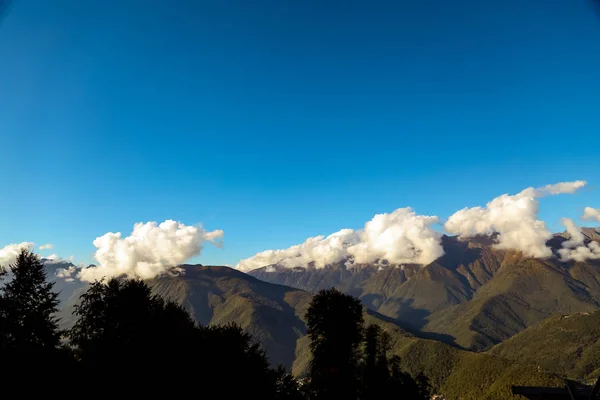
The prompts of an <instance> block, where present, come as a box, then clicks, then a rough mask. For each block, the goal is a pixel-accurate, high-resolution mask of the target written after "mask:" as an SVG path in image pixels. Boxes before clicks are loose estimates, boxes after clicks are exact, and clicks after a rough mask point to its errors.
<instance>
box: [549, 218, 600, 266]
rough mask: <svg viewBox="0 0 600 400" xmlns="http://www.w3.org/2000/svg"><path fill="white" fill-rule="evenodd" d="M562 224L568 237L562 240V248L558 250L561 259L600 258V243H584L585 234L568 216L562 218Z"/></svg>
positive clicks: (581, 260)
mask: <svg viewBox="0 0 600 400" xmlns="http://www.w3.org/2000/svg"><path fill="white" fill-rule="evenodd" d="M562 224H563V225H564V226H565V228H567V232H568V233H569V235H570V239H569V240H567V241H566V242H563V244H562V247H563V248H562V249H560V250H558V254H560V259H561V261H579V262H583V261H585V260H597V259H600V245H599V244H598V243H596V242H590V243H589V244H587V245H585V244H584V240H585V236H584V235H583V233H582V232H581V229H579V227H578V226H577V225H575V222H573V220H571V219H569V218H563V219H562Z"/></svg>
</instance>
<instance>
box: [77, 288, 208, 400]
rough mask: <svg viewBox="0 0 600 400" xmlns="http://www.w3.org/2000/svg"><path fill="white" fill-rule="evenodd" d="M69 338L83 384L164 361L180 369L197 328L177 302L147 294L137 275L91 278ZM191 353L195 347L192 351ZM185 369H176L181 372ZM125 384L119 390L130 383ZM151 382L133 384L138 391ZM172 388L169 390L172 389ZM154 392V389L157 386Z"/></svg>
mask: <svg viewBox="0 0 600 400" xmlns="http://www.w3.org/2000/svg"><path fill="white" fill-rule="evenodd" d="M74 315H75V316H76V317H77V321H76V323H75V325H74V326H73V328H72V329H71V331H70V332H69V338H70V340H71V345H72V346H73V347H74V350H75V353H76V355H77V358H78V360H79V362H80V364H81V368H82V370H81V372H82V379H83V381H82V383H83V384H84V385H85V384H86V379H87V378H89V379H90V380H91V381H90V382H88V383H89V384H92V383H93V382H94V381H97V380H98V379H103V378H110V377H111V376H113V377H114V376H117V377H119V376H123V377H125V376H127V375H131V376H132V379H133V376H140V377H141V376H143V373H144V371H148V369H149V368H150V369H154V370H155V371H154V374H156V373H160V372H162V369H164V368H166V367H167V366H175V367H181V368H183V367H184V366H185V365H186V364H187V363H188V362H189V361H190V360H189V359H188V355H189V353H187V351H190V350H193V349H192V347H193V345H194V341H195V340H198V339H199V332H198V331H197V329H196V325H195V323H194V321H193V320H192V319H191V318H190V316H189V314H188V313H187V312H186V311H185V310H184V309H183V308H182V307H180V306H179V305H177V304H175V303H172V302H168V301H164V300H163V299H162V298H160V297H158V296H155V295H153V294H152V293H151V290H150V288H149V287H148V285H147V284H146V283H144V282H143V281H141V280H119V279H111V280H109V281H108V282H103V281H99V282H94V283H92V285H91V286H90V288H89V289H88V290H87V291H86V292H85V293H84V294H83V295H81V297H80V303H79V304H78V305H77V306H76V307H75V311H74ZM192 354H193V351H192ZM186 372H187V371H185V370H184V371H178V374H179V375H180V376H181V375H185V374H186ZM128 383H130V384H132V385H131V386H127V385H123V389H124V390H127V389H128V388H132V389H133V388H134V387H136V386H134V385H133V384H134V383H136V382H135V381H129V382H128ZM145 389H148V390H150V388H149V387H142V386H140V387H139V388H138V387H136V394H137V395H140V394H141V392H140V391H141V390H145ZM176 389H177V387H173V388H172V390H176ZM152 393H154V394H156V388H154V389H153V391H152Z"/></svg>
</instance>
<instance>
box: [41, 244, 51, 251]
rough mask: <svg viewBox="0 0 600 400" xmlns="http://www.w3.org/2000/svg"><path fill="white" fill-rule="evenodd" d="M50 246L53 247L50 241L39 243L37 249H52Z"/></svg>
mask: <svg viewBox="0 0 600 400" xmlns="http://www.w3.org/2000/svg"><path fill="white" fill-rule="evenodd" d="M52 247H53V246H52V245H51V244H50V243H48V244H43V245H41V246H40V247H39V249H40V250H50V249H52Z"/></svg>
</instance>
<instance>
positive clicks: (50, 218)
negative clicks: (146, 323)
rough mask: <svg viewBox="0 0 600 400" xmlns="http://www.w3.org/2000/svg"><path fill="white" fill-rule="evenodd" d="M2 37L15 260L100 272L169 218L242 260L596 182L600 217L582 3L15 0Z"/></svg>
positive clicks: (598, 52)
mask: <svg viewBox="0 0 600 400" xmlns="http://www.w3.org/2000/svg"><path fill="white" fill-rule="evenodd" d="M13 3H14V4H13V6H12V9H11V10H10V13H9V14H8V15H7V16H6V18H5V19H4V20H3V22H2V25H0V139H1V141H0V143H1V150H2V152H1V154H2V157H0V185H1V186H0V187H2V189H3V190H2V194H1V195H0V220H1V224H0V247H1V246H2V245H4V244H9V243H15V242H21V241H34V242H37V243H38V244H42V243H53V244H54V245H55V248H54V249H53V250H52V251H53V252H55V253H57V254H59V255H61V256H65V257H66V256H69V255H71V254H74V255H75V257H76V259H78V260H82V261H85V262H90V261H92V256H93V251H94V246H93V245H92V241H93V240H94V238H96V237H97V236H100V235H102V234H104V233H105V232H109V231H113V232H116V231H121V232H123V233H124V234H127V233H129V232H130V231H131V229H132V226H133V224H134V223H135V222H141V221H144V222H145V221H159V222H160V221H163V220H165V219H175V220H179V221H182V222H184V223H186V224H194V223H202V224H203V225H204V226H205V227H206V228H207V229H209V230H212V229H223V230H224V231H225V237H224V242H225V246H224V248H223V249H215V248H212V247H207V248H206V250H205V251H204V252H203V254H202V256H201V257H199V258H198V259H197V260H195V261H198V262H202V263H207V264H209V263H214V264H223V263H228V264H235V263H236V262H237V261H238V260H240V259H241V258H245V257H249V256H251V255H252V254H254V253H256V252H257V251H260V250H264V249H268V248H282V247H288V246H290V245H292V244H295V243H298V242H301V241H303V240H304V239H305V238H306V237H308V236H314V235H318V234H328V233H331V232H334V231H337V230H339V229H341V228H346V227H348V228H360V227H361V226H362V225H363V224H364V223H365V222H366V221H367V220H369V219H370V218H371V217H372V216H373V214H375V213H381V212H391V211H393V210H394V209H396V208H398V207H406V206H411V207H413V208H414V209H415V210H416V211H417V212H418V213H420V214H427V215H438V216H440V217H441V218H446V217H448V216H449V215H450V214H452V213H453V212H454V211H456V210H457V209H460V208H462V207H465V206H475V205H483V204H485V203H486V202H487V201H489V200H491V199H492V198H493V197H495V196H497V195H500V194H502V193H516V192H518V191H520V190H521V189H523V188H525V187H528V186H540V185H545V184H548V183H554V182H558V181H568V180H575V179H584V180H587V181H588V182H589V185H588V187H587V188H586V189H584V190H583V191H581V192H580V193H578V194H576V195H565V196H558V197H552V198H547V199H544V200H543V201H542V204H541V211H540V218H541V219H543V220H545V221H546V222H547V223H548V225H549V226H550V227H551V228H552V229H553V230H558V229H562V228H561V227H560V226H559V224H558V221H559V218H560V217H562V216H569V217H574V218H576V217H578V216H579V215H580V214H581V212H582V210H583V207H584V206H593V207H600V194H599V191H598V185H599V184H600V151H599V150H600V111H599V110H600V79H599V75H598V71H600V17H599V16H598V14H595V13H594V11H593V10H592V8H591V6H590V2H589V1H587V0H527V1H522V0H506V1H503V2H491V1H480V0H463V1H457V2H448V1H445V0H430V1H417V0H410V1H409V0H407V1H396V2H390V1H368V2H367V1H260V0H259V1H255V2H249V1H183V0H181V1H142V0H137V1H133V0H124V1H120V2H111V3H113V4H112V6H110V7H108V6H106V2H105V1H96V0H85V1H78V0H64V1H57V2H49V1H42V0H39V1H34V0H14V2H13Z"/></svg>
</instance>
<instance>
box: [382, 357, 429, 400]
mask: <svg viewBox="0 0 600 400" xmlns="http://www.w3.org/2000/svg"><path fill="white" fill-rule="evenodd" d="M389 364H390V375H391V379H390V383H389V386H388V391H390V392H391V393H402V398H403V399H407V400H427V399H429V398H430V397H431V395H430V392H431V386H430V385H429V380H428V378H427V377H426V376H425V375H424V374H423V373H420V374H419V375H418V376H417V379H416V380H415V379H414V378H413V377H412V376H411V375H410V374H409V373H407V372H405V371H402V369H401V368H400V357H398V356H392V357H391V358H390V360H389Z"/></svg>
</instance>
